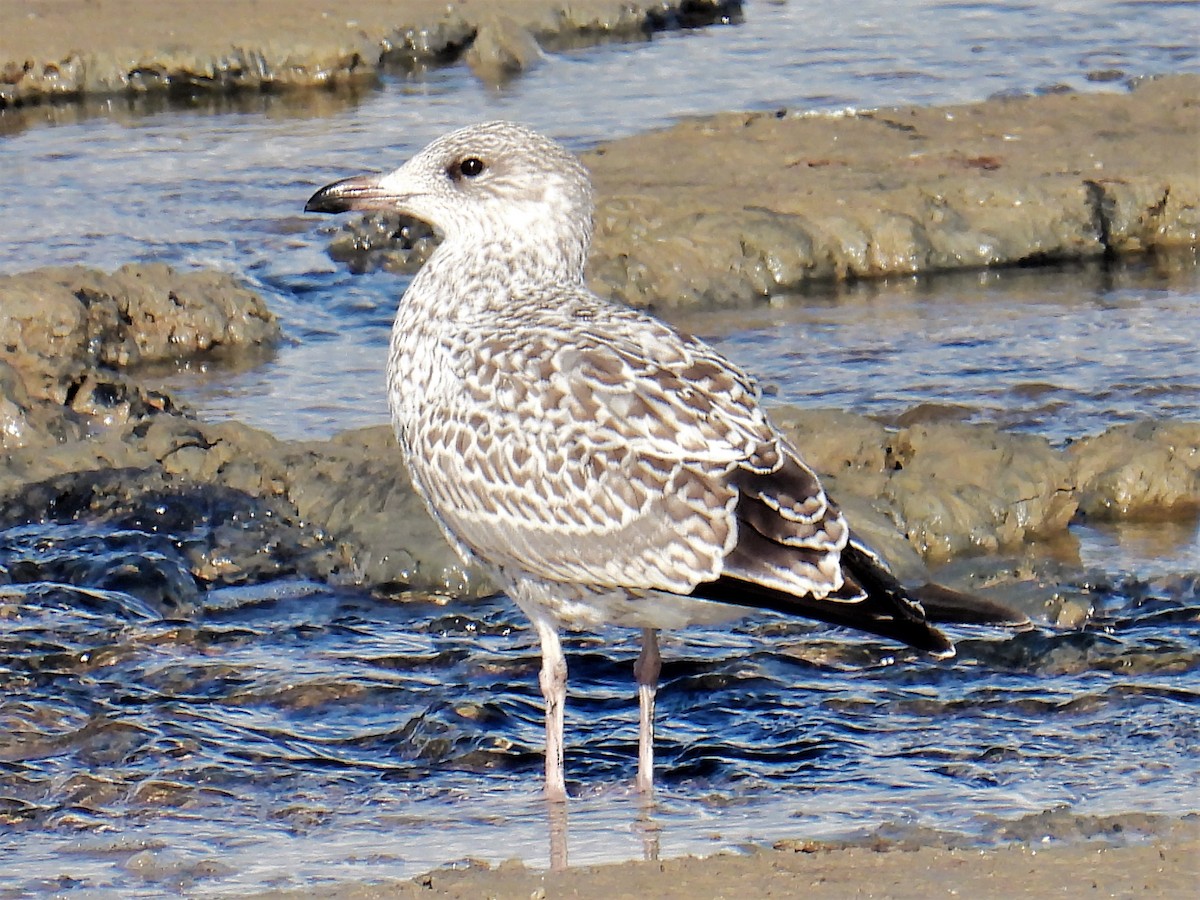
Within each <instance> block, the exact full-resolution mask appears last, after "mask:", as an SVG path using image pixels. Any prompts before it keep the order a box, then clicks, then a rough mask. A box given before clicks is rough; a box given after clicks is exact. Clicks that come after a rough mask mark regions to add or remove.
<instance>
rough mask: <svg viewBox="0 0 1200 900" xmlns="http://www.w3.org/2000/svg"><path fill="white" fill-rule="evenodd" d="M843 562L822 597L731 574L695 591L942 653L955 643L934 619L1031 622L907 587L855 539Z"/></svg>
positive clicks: (969, 599) (980, 602)
mask: <svg viewBox="0 0 1200 900" xmlns="http://www.w3.org/2000/svg"><path fill="white" fill-rule="evenodd" d="M841 564H842V574H843V577H844V579H845V583H844V585H843V587H842V588H841V590H839V591H837V592H835V593H833V594H830V595H828V596H826V597H823V598H817V597H813V596H811V595H796V594H790V593H787V592H786V591H781V590H779V589H777V588H773V587H768V586H766V585H763V584H760V583H756V582H755V581H753V580H750V579H747V578H745V577H737V576H729V575H723V576H721V577H720V578H718V579H717V580H716V581H710V582H705V583H703V584H700V585H697V586H696V589H695V590H694V591H693V592H692V596H693V597H696V598H698V599H703V600H713V601H717V602H720V603H729V604H732V605H735V606H745V607H750V608H757V609H769V610H773V611H775V612H779V613H783V614H784V615H790V616H803V617H805V618H810V619H817V620H818V621H821V622H827V623H829V624H831V625H841V626H845V627H847V628H855V629H857V630H859V631H866V632H868V633H870V634H876V635H879V636H880V637H886V638H891V639H892V640H897V641H900V642H902V643H905V644H908V645H909V646H911V647H915V648H917V649H918V650H924V651H925V652H927V653H931V654H933V655H935V656H940V657H951V656H953V655H954V644H953V643H952V642H951V640H950V639H949V638H948V637H946V635H944V634H943V633H942V632H941V631H940V630H939V629H938V628H936V627H934V623H948V624H950V623H953V624H968V625H1007V626H1016V627H1021V626H1027V625H1028V624H1029V619H1028V617H1026V616H1025V615H1024V614H1023V613H1021V612H1018V611H1017V610H1014V609H1011V608H1010V607H1007V606H1004V605H1003V604H1000V603H996V602H994V601H991V600H985V599H983V598H982V597H975V596H972V595H970V594H963V593H960V592H958V591H954V590H951V589H949V588H944V587H942V586H940V585H936V584H926V585H923V586H921V587H919V588H915V589H907V588H905V587H904V586H903V585H902V584H901V583H900V582H899V581H898V580H896V577H895V576H894V575H893V574H892V573H891V572H890V571H888V569H887V568H886V567H885V566H884V565H883V563H882V562H881V561H880V560H879V558H878V557H877V556H876V555H875V554H874V553H873V552H872V551H871V550H870V549H868V548H867V547H866V546H865V545H863V544H861V543H859V542H858V541H857V540H855V539H853V538H852V539H851V540H850V542H849V543H848V544H847V545H846V547H845V549H844V550H842V553H841Z"/></svg>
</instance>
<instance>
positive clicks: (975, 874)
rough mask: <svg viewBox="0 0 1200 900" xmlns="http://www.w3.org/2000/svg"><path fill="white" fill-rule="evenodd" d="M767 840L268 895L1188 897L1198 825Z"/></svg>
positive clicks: (1199, 868) (589, 899)
mask: <svg viewBox="0 0 1200 900" xmlns="http://www.w3.org/2000/svg"><path fill="white" fill-rule="evenodd" d="M784 843H785V842H783V843H781V844H780V845H779V847H780V848H779V849H774V848H773V849H769V850H763V851H761V852H755V853H750V854H748V855H744V856H732V855H724V854H722V855H718V856H711V857H708V858H705V859H697V858H694V857H686V858H683V859H672V860H666V861H663V862H630V863H624V864H621V865H607V866H587V867H582V868H577V869H571V870H568V871H566V872H535V871H532V870H529V869H526V868H525V867H524V866H523V865H521V864H520V863H515V862H514V863H506V864H502V865H500V866H497V867H494V868H489V867H487V866H486V865H473V866H471V867H469V868H466V869H461V870H457V871H441V872H433V873H430V874H427V875H424V876H421V877H419V878H416V879H413V880H412V881H407V882H394V883H388V884H378V885H357V886H353V887H344V888H339V889H334V890H325V889H322V890H320V891H312V892H311V893H310V892H305V891H299V892H279V893H270V894H265V895H263V896H264V897H272V898H300V897H315V896H323V897H335V898H338V900H374V898H383V897H459V898H470V897H491V898H496V900H528V898H531V897H533V898H538V897H544V898H556V897H573V898H578V900H620V898H630V900H632V898H645V897H661V898H681V900H682V898H702V897H712V898H748V897H829V898H840V897H888V898H897V900H899V898H912V900H927V898H931V897H972V898H979V900H987V898H996V900H1000V898H1041V897H1081V896H1087V897H1161V898H1174V897H1179V898H1183V897H1189V896H1192V895H1193V893H1194V891H1195V887H1196V879H1197V876H1198V875H1200V862H1198V860H1200V824H1198V823H1196V822H1195V821H1190V822H1186V823H1180V824H1179V825H1178V826H1177V827H1176V828H1175V829H1174V830H1173V831H1172V832H1171V833H1170V834H1169V835H1165V836H1163V837H1161V838H1158V839H1156V840H1154V841H1151V842H1147V843H1144V844H1137V845H1129V846H1112V845H1109V844H1105V843H1079V844H1043V845H1040V846H1018V845H1010V846H1005V847H1000V848H996V849H988V850H963V849H943V848H937V847H920V848H916V849H911V848H910V849H887V850H875V849H871V848H865V847H851V848H844V849H837V850H825V849H821V848H819V847H806V846H797V847H796V848H792V847H790V846H784Z"/></svg>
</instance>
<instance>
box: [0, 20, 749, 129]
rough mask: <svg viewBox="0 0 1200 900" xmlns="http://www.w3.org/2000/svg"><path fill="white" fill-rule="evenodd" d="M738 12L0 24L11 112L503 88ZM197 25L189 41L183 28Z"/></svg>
mask: <svg viewBox="0 0 1200 900" xmlns="http://www.w3.org/2000/svg"><path fill="white" fill-rule="evenodd" d="M740 9H741V4H740V3H739V2H733V0H673V2H664V3H654V4H645V5H642V4H634V3H620V2H614V0H588V2H585V3H562V2H558V0H506V2H504V3H499V4H496V3H487V2H480V0H460V2H457V3H452V4H447V3H444V2H438V0H405V2H403V3H399V4H396V3H385V2H379V0H351V2H345V3H339V4H338V5H337V8H336V11H334V10H333V9H331V8H330V7H329V6H328V4H326V3H321V2H314V0H301V2H293V3H288V4H287V5H286V12H282V11H281V10H279V9H277V8H276V7H275V5H274V4H251V5H246V4H244V3H231V2H215V3H205V4H201V5H196V4H194V3H188V2H186V0H167V2H159V3H154V4H150V5H149V6H147V5H146V4H144V3H139V2H137V0H91V2H84V0H68V2H57V3H46V2H35V3H27V4H19V5H17V4H7V5H6V6H5V8H4V9H3V10H2V11H0V108H4V107H6V106H21V105H29V104H36V103H44V102H61V101H64V100H66V101H70V100H78V99H82V98H85V97H92V98H95V97H98V96H104V95H139V94H149V93H161V94H170V95H174V96H176V97H179V98H183V97H187V96H189V95H196V94H211V93H235V92H259V91H279V90H292V89H297V88H324V89H329V88H337V87H344V86H347V85H352V84H354V83H363V82H370V81H372V80H374V79H375V78H377V77H378V76H379V73H380V72H381V71H383V70H384V69H387V68H399V69H401V70H405V71H414V70H416V71H419V70H422V69H425V68H430V67H434V66H442V65H449V64H451V63H454V62H456V61H458V60H459V59H464V58H465V60H466V61H467V62H468V63H469V65H470V66H471V68H472V70H473V71H474V72H475V73H476V74H477V75H478V76H479V77H480V78H481V79H482V80H484V81H485V82H487V83H489V84H497V83H501V82H503V81H505V80H506V79H508V78H511V77H512V76H513V75H516V74H518V73H519V72H521V71H524V70H526V69H528V68H530V67H531V66H533V65H535V64H536V63H537V61H538V58H539V56H540V53H541V47H543V46H545V47H547V48H559V47H564V46H572V45H582V44H594V43H600V42H603V41H610V40H636V39H639V38H643V39H644V37H645V36H646V35H648V34H650V33H652V32H655V31H663V30H667V29H673V28H692V27H700V26H703V25H709V24H712V23H714V22H719V21H723V20H729V19H730V18H735V17H737V16H738V15H739V14H740ZM181 22H186V23H187V27H186V28H182V27H180V23H181Z"/></svg>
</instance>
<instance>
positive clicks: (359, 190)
mask: <svg viewBox="0 0 1200 900" xmlns="http://www.w3.org/2000/svg"><path fill="white" fill-rule="evenodd" d="M387 199H388V195H387V193H386V192H385V191H384V190H383V189H382V188H381V187H380V186H379V177H378V176H377V175H358V176H355V177H354V178H346V179H344V180H342V181H335V182H334V183H333V184H327V185H325V187H323V188H321V189H320V190H319V191H317V192H316V193H315V194H313V195H312V196H311V197H309V198H308V202H307V203H305V204H304V211H305V212H315V213H344V212H350V211H351V210H354V209H379V208H381V207H384V206H386V200H387Z"/></svg>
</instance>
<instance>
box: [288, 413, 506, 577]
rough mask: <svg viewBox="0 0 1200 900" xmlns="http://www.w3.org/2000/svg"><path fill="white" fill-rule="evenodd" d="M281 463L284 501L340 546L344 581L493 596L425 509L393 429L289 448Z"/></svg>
mask: <svg viewBox="0 0 1200 900" xmlns="http://www.w3.org/2000/svg"><path fill="white" fill-rule="evenodd" d="M282 458H283V460H284V461H285V464H286V476H285V477H286V481H287V487H286V492H287V497H288V500H289V501H290V502H291V503H292V504H293V506H294V507H295V509H296V513H297V515H298V517H299V520H300V521H302V522H304V523H309V524H311V525H313V526H315V527H319V528H320V529H321V530H322V531H323V532H324V533H325V534H327V535H329V537H330V538H331V540H333V541H334V542H335V543H336V544H337V545H338V547H339V549H340V551H341V557H342V559H344V560H346V561H347V562H348V565H347V566H345V567H344V568H343V571H342V573H341V577H342V579H343V580H348V581H353V582H355V583H359V584H368V585H380V584H385V585H387V584H390V585H398V586H403V587H411V588H416V589H419V590H424V591H436V592H439V593H449V594H455V595H458V596H482V595H486V594H488V593H491V592H492V590H493V588H492V586H491V585H490V584H488V583H487V582H486V580H485V579H484V576H483V573H482V572H481V571H478V570H476V569H472V568H467V567H464V566H463V564H462V561H461V560H460V559H459V558H458V555H457V554H456V553H455V552H454V550H453V549H452V548H451V547H450V545H449V544H447V543H446V540H445V538H444V537H443V536H442V534H441V531H440V530H439V529H438V528H437V526H436V525H435V524H434V523H433V520H432V519H430V517H429V514H428V513H427V512H426V511H425V506H424V504H423V503H422V502H421V500H420V498H418V497H417V495H416V493H415V492H414V491H413V489H412V484H411V482H410V481H409V479H408V475H407V473H406V471H405V469H404V465H403V464H402V463H401V462H400V448H399V447H397V446H396V440H395V437H394V436H393V435H392V431H391V428H390V427H388V426H376V427H373V428H364V429H358V430H354V431H349V432H345V433H344V434H341V435H338V436H337V437H335V438H333V439H332V440H330V441H318V442H307V443H297V444H291V445H288V446H287V447H286V449H285V450H284V452H283V454H282Z"/></svg>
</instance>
